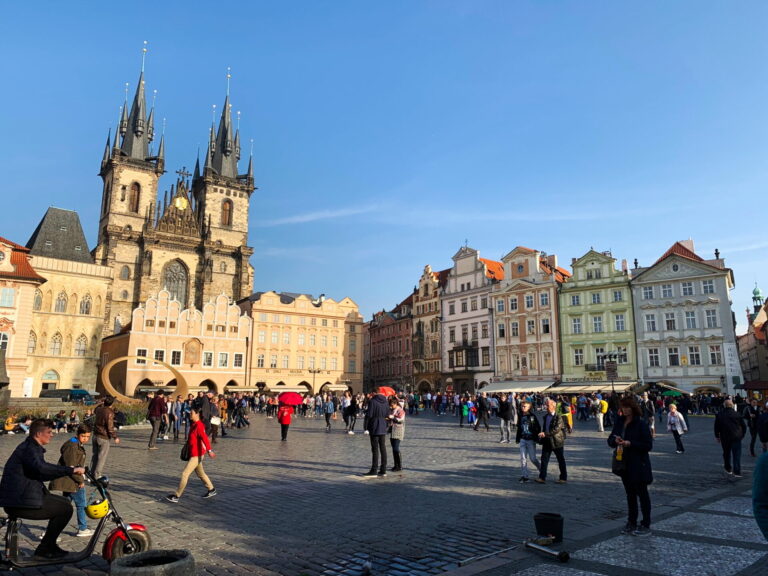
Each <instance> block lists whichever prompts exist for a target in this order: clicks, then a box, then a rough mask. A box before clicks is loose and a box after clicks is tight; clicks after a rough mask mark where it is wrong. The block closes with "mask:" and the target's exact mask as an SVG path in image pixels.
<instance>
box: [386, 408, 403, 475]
mask: <svg viewBox="0 0 768 576" xmlns="http://www.w3.org/2000/svg"><path fill="white" fill-rule="evenodd" d="M403 438H405V410H404V409H403V407H402V406H401V405H400V402H399V401H398V399H397V397H396V396H390V398H389V444H390V446H391V447H392V458H393V459H394V460H395V465H394V466H393V467H392V472H400V471H402V469H403V457H402V455H401V453H400V442H401V441H402V440H403Z"/></svg>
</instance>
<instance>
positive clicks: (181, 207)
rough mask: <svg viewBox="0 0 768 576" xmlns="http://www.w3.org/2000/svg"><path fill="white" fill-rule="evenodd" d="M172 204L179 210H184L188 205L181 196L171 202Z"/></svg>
mask: <svg viewBox="0 0 768 576" xmlns="http://www.w3.org/2000/svg"><path fill="white" fill-rule="evenodd" d="M173 204H174V206H176V208H178V209H179V210H186V209H187V206H188V205H189V202H187V199H186V198H184V197H183V196H177V197H176V199H175V200H174V201H173Z"/></svg>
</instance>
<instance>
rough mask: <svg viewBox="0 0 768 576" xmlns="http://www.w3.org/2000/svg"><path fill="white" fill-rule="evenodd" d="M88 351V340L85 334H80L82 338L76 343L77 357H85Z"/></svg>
mask: <svg viewBox="0 0 768 576" xmlns="http://www.w3.org/2000/svg"><path fill="white" fill-rule="evenodd" d="M87 349H88V338H86V337H85V334H80V338H78V339H77V341H76V342H75V356H85V351H86V350H87Z"/></svg>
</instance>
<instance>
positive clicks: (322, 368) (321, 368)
mask: <svg viewBox="0 0 768 576" xmlns="http://www.w3.org/2000/svg"><path fill="white" fill-rule="evenodd" d="M286 358H288V357H287V356H286ZM326 362H327V360H326V358H325V356H323V357H322V358H320V370H325V369H326V367H327V364H326ZM397 373H398V374H399V373H400V366H399V365H398V367H397Z"/></svg>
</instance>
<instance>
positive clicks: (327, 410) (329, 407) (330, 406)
mask: <svg viewBox="0 0 768 576" xmlns="http://www.w3.org/2000/svg"><path fill="white" fill-rule="evenodd" d="M335 412H336V404H334V403H333V400H332V399H331V395H330V394H328V393H327V392H326V394H325V402H323V414H324V415H325V431H326V432H330V431H331V417H332V416H333V415H334V413H335Z"/></svg>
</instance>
